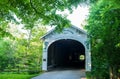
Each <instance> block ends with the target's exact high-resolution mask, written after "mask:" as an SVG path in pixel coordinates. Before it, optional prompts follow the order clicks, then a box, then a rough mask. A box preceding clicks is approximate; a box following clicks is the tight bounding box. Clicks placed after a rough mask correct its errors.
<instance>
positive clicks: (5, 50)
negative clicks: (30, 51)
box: [0, 39, 14, 71]
mask: <svg viewBox="0 0 120 79" xmlns="http://www.w3.org/2000/svg"><path fill="white" fill-rule="evenodd" d="M13 50H14V49H13V48H12V46H11V42H10V41H9V40H3V39H0V71H3V70H4V69H5V68H6V67H8V66H10V65H11V64H13V62H12V61H13V53H14V52H13Z"/></svg>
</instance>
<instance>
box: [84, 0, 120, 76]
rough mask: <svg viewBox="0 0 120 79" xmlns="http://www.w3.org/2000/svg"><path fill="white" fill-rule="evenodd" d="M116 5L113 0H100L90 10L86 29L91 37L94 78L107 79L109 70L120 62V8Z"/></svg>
mask: <svg viewBox="0 0 120 79" xmlns="http://www.w3.org/2000/svg"><path fill="white" fill-rule="evenodd" d="M119 2H120V1H118V3H119ZM118 3H116V2H115V1H114V0H110V1H104V0H100V1H99V2H97V3H96V4H94V5H93V6H92V7H91V9H90V15H89V19H88V25H86V29H87V30H88V33H89V35H91V43H92V66H93V67H92V68H93V69H92V74H93V75H94V76H102V77H106V78H108V76H109V72H110V71H109V69H110V68H115V69H116V68H117V66H119V65H120V63H119V62H118V61H119V60H120V52H119V51H120V49H119V43H120V15H119V14H120V6H119V4H118ZM116 70H118V69H116ZM114 72H117V71H114ZM98 74H99V75H98ZM105 74H106V75H105ZM113 74H114V73H113Z"/></svg>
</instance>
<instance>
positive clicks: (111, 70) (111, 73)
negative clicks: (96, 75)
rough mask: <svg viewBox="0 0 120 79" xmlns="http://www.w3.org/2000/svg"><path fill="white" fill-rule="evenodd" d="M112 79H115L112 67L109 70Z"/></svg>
mask: <svg viewBox="0 0 120 79" xmlns="http://www.w3.org/2000/svg"><path fill="white" fill-rule="evenodd" d="M109 73H110V79H113V69H112V67H110V68H109Z"/></svg>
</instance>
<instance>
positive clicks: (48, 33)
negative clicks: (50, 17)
mask: <svg viewBox="0 0 120 79" xmlns="http://www.w3.org/2000/svg"><path fill="white" fill-rule="evenodd" d="M68 28H74V29H77V30H79V31H81V32H82V33H83V34H86V35H87V32H86V31H84V30H82V29H80V28H78V27H76V26H74V25H72V26H70V27H68ZM55 30H56V27H54V28H53V29H51V30H50V31H48V32H47V33H46V34H45V35H44V36H42V37H41V38H40V39H44V38H45V37H46V36H48V35H50V34H51V33H52V32H54V31H55Z"/></svg>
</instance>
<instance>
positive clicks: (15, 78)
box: [0, 73, 37, 79]
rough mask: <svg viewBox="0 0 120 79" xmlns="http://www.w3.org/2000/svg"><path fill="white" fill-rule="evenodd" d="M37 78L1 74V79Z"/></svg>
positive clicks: (24, 75) (25, 75)
mask: <svg viewBox="0 0 120 79" xmlns="http://www.w3.org/2000/svg"><path fill="white" fill-rule="evenodd" d="M35 76H37V75H36V74H34V75H29V74H11V73H10V74H9V73H5V74H0V79H31V78H32V77H35Z"/></svg>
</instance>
